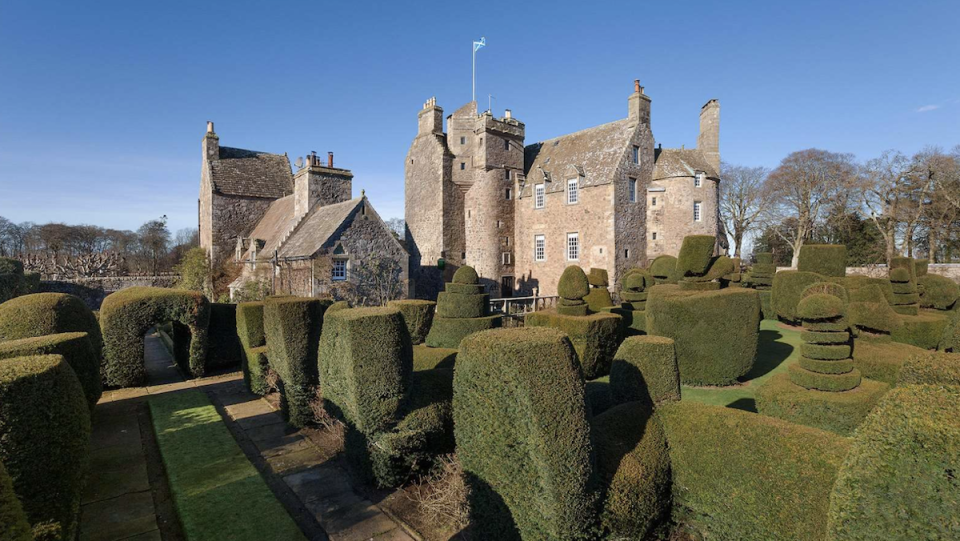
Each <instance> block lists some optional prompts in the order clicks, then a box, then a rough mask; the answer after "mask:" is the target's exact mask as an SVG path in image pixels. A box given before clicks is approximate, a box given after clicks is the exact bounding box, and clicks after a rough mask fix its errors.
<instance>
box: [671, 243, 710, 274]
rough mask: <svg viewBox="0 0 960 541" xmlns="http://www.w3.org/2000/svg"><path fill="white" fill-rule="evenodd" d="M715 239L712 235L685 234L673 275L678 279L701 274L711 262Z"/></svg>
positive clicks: (707, 268) (704, 272)
mask: <svg viewBox="0 0 960 541" xmlns="http://www.w3.org/2000/svg"><path fill="white" fill-rule="evenodd" d="M716 244H717V239H716V237H714V236H713V235H687V236H686V237H683V243H682V244H681V245H680V255H678V256H677V266H676V270H675V275H676V277H677V278H678V279H683V278H687V277H693V276H702V275H704V274H706V273H707V270H709V269H710V264H711V263H713V249H714V247H715V246H716Z"/></svg>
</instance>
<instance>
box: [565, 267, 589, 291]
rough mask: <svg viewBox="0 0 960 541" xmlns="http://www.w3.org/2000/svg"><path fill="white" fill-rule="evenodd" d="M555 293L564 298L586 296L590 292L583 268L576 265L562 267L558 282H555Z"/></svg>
mask: <svg viewBox="0 0 960 541" xmlns="http://www.w3.org/2000/svg"><path fill="white" fill-rule="evenodd" d="M557 293H558V294H559V295H560V296H561V297H563V298H564V299H582V298H584V297H586V296H587V294H588V293H590V284H589V283H588V282H587V275H586V273H584V272H583V269H581V268H580V267H578V266H576V265H570V266H569V267H567V268H566V269H564V270H563V274H561V275H560V283H559V284H557Z"/></svg>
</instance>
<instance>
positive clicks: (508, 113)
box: [503, 109, 513, 118]
mask: <svg viewBox="0 0 960 541" xmlns="http://www.w3.org/2000/svg"><path fill="white" fill-rule="evenodd" d="M503 118H513V111H511V110H510V109H506V110H504V111H503Z"/></svg>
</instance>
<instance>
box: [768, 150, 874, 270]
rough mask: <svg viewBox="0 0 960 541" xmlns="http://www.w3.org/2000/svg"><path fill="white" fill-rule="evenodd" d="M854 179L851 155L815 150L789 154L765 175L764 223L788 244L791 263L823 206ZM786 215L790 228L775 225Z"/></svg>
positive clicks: (796, 257)
mask: <svg viewBox="0 0 960 541" xmlns="http://www.w3.org/2000/svg"><path fill="white" fill-rule="evenodd" d="M855 179H856V166H855V165H854V163H853V156H852V155H850V154H839V153H835V152H828V151H826V150H819V149H808V150H801V151H798V152H794V153H792V154H790V155H789V156H787V157H786V158H784V159H783V161H781V162H780V165H779V166H778V167H777V168H776V169H774V170H773V171H772V172H771V173H770V175H769V176H768V177H767V182H766V183H765V184H764V191H765V197H766V198H768V201H769V205H768V206H767V210H766V211H765V212H764V213H763V215H764V222H765V225H767V226H773V229H772V230H773V231H775V232H776V233H777V234H778V235H780V236H781V237H782V238H783V240H784V241H786V242H787V244H789V245H790V248H791V249H792V250H793V258H792V260H791V265H792V266H794V267H796V266H797V260H798V258H799V256H800V248H802V247H803V243H804V242H806V241H807V239H809V238H810V235H811V233H813V231H814V228H815V227H816V226H817V224H818V223H819V222H820V221H821V220H822V219H823V215H824V211H825V210H826V208H827V206H828V205H830V203H831V202H833V201H834V200H836V198H837V197H839V196H840V195H842V194H843V193H844V192H845V191H846V190H848V189H850V188H851V187H852V185H853V183H854V181H855ZM789 218H793V219H794V221H792V222H790V223H791V224H792V227H790V228H785V227H776V225H779V224H784V223H786V221H787V219H789Z"/></svg>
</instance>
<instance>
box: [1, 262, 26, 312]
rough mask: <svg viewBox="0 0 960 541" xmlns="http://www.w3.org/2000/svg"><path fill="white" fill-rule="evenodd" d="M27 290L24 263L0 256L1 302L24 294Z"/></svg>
mask: <svg viewBox="0 0 960 541" xmlns="http://www.w3.org/2000/svg"><path fill="white" fill-rule="evenodd" d="M25 290H26V284H25V279H24V274H23V263H21V262H19V261H17V260H16V259H11V258H9V257H0V303H2V302H6V301H8V300H10V299H12V298H14V297H17V296H19V295H23V294H24V293H25Z"/></svg>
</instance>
